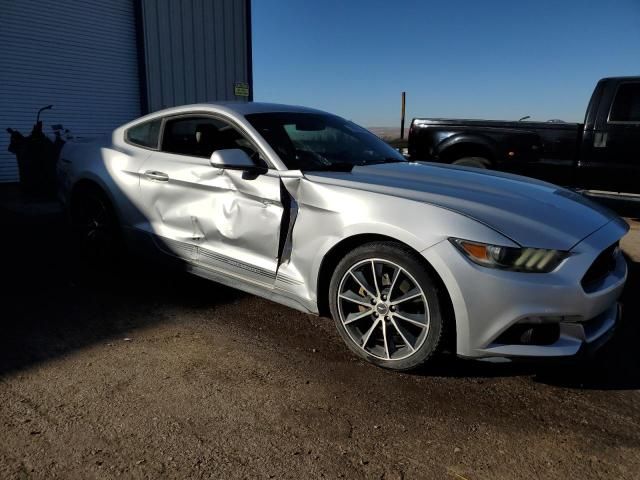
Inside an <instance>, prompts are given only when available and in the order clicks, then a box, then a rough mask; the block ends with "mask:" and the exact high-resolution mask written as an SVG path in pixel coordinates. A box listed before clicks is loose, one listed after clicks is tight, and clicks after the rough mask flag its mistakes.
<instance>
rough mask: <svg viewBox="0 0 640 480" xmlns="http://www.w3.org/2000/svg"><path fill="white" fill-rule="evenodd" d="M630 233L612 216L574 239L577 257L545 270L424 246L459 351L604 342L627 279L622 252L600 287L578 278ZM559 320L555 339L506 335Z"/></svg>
mask: <svg viewBox="0 0 640 480" xmlns="http://www.w3.org/2000/svg"><path fill="white" fill-rule="evenodd" d="M625 232H626V230H625V228H624V227H623V226H622V224H621V223H620V222H618V221H613V222H611V223H609V224H607V225H605V226H604V227H602V228H601V229H599V230H597V231H596V232H594V233H592V234H591V235H590V236H589V237H587V238H585V239H584V240H583V241H581V242H580V243H579V244H577V245H576V246H575V247H574V248H573V249H572V250H571V253H572V255H571V256H570V257H569V258H567V259H566V260H565V261H564V262H563V263H562V264H561V265H560V266H559V267H558V268H557V269H556V270H555V271H554V272H552V273H548V274H535V273H521V272H510V271H504V270H496V269H490V268H485V267H481V266H478V265H475V264H473V263H472V262H470V261H469V260H468V259H466V258H465V257H463V256H462V255H461V254H460V252H458V251H457V249H456V248H455V247H454V246H453V245H451V243H450V242H448V241H444V242H441V243H439V244H437V245H434V246H433V247H431V248H429V249H427V250H425V251H423V252H422V254H423V255H424V257H425V258H426V259H427V261H429V262H430V263H431V265H433V267H434V268H435V269H436V271H437V272H438V273H439V274H440V276H441V278H442V280H443V282H444V284H445V286H446V287H447V290H448V292H449V295H450V297H451V300H452V304H453V309H454V313H455V317H456V340H457V341H456V351H457V353H458V355H460V356H464V357H472V358H486V357H567V356H572V355H575V354H577V353H578V352H580V351H581V350H583V349H585V348H589V346H596V345H600V344H602V343H604V341H606V340H607V339H608V338H609V337H610V336H611V333H612V332H613V329H614V327H615V325H616V323H617V320H618V318H619V312H620V310H619V306H618V303H617V300H618V298H619V296H620V294H621V293H622V290H623V288H624V284H625V281H626V278H627V265H626V261H625V260H624V257H623V256H622V255H620V256H619V257H618V259H617V261H616V264H615V266H614V268H613V270H612V271H610V272H609V274H608V275H607V276H606V277H605V278H604V279H602V281H600V282H599V284H598V288H597V289H595V290H590V291H589V292H586V291H585V290H584V289H583V287H582V285H581V284H580V281H581V279H582V277H583V276H584V274H585V272H586V271H587V270H588V268H589V267H590V266H591V264H592V263H593V262H594V260H595V259H596V258H597V256H598V255H599V254H600V252H602V251H603V250H604V249H605V248H607V247H608V246H610V245H611V244H613V243H615V242H616V241H617V240H619V239H620V237H621V236H622V235H623V234H624V233H625ZM550 323H551V324H555V325H557V326H556V327H554V328H555V329H556V332H557V337H555V338H554V340H553V341H552V342H542V343H536V342H533V343H529V344H523V343H515V342H508V341H505V340H504V339H505V335H503V334H506V333H508V332H509V331H510V329H512V327H514V326H520V325H532V324H544V325H549V324H550Z"/></svg>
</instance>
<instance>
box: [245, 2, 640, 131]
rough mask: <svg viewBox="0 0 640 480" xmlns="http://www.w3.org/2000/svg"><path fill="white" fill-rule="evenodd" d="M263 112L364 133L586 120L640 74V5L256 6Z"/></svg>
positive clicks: (257, 84)
mask: <svg viewBox="0 0 640 480" xmlns="http://www.w3.org/2000/svg"><path fill="white" fill-rule="evenodd" d="M252 10H253V19H252V21H253V65H254V67H253V68H254V96H255V100H256V101H275V102H281V103H291V104H300V105H306V106H312V107H316V108H321V109H324V110H328V111H331V112H334V113H337V114H339V115H342V116H344V117H347V118H349V119H352V120H354V121H356V122H358V123H361V124H363V125H365V126H395V125H397V124H398V123H399V115H400V114H399V111H400V92H401V91H402V90H405V91H406V92H407V116H408V117H409V118H411V117H413V116H432V117H468V118H496V119H517V118H519V117H521V116H524V115H531V116H532V118H533V119H536V120H548V119H551V118H559V119H563V120H566V121H582V120H583V117H584V110H585V109H586V106H587V102H588V100H589V96H590V94H591V91H592V89H593V87H594V85H595V83H596V81H597V80H598V79H599V78H601V77H605V76H616V75H640V0H608V1H590V0H555V1H553V0H533V1H518V0H457V1H427V0H423V1H419V0H396V1H393V0H387V1H383V0H368V1H364V0H344V1H338V0H319V1H308V0H253V1H252Z"/></svg>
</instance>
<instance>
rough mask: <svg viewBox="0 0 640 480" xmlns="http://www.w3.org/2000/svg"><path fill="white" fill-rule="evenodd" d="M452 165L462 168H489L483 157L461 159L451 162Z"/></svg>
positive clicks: (489, 163) (488, 163)
mask: <svg viewBox="0 0 640 480" xmlns="http://www.w3.org/2000/svg"><path fill="white" fill-rule="evenodd" d="M452 165H460V166H462V167H474V168H485V169H486V168H489V166H490V165H491V162H490V161H489V160H488V159H486V158H484V157H463V158H459V159H458V160H456V161H454V162H452Z"/></svg>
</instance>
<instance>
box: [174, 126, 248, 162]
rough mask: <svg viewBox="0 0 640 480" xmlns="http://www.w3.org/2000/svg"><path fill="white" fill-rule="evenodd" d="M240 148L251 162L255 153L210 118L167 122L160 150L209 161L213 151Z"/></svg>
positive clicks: (233, 131)
mask: <svg viewBox="0 0 640 480" xmlns="http://www.w3.org/2000/svg"><path fill="white" fill-rule="evenodd" d="M230 148H240V149H242V150H244V151H245V152H246V153H247V154H248V155H249V156H250V157H251V158H252V159H254V161H257V159H258V150H257V149H256V148H255V146H254V145H253V144H252V143H251V142H250V141H249V140H247V139H246V138H245V137H244V136H243V135H242V134H241V133H240V132H239V131H238V130H237V129H236V128H235V127H233V126H231V125H229V124H228V123H226V122H224V121H222V120H218V119H215V118H211V117H181V118H174V119H170V120H167V122H166V123H165V128H164V135H163V137H162V150H163V151H164V152H169V153H177V154H180V155H189V156H192V157H204V158H209V157H210V156H211V154H212V153H213V152H215V151H216V150H226V149H230Z"/></svg>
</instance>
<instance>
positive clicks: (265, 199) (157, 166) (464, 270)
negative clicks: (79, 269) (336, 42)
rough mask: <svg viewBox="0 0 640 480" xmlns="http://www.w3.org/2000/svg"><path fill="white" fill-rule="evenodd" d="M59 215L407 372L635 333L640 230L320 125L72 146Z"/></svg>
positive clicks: (244, 106) (177, 113)
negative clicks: (628, 247) (449, 358)
mask: <svg viewBox="0 0 640 480" xmlns="http://www.w3.org/2000/svg"><path fill="white" fill-rule="evenodd" d="M59 177H60V186H61V189H60V198H61V200H62V202H63V203H64V205H65V206H66V207H67V210H68V212H69V214H70V218H71V220H72V222H73V226H74V231H75V232H76V233H77V235H78V238H80V239H81V241H82V242H83V245H85V246H86V247H87V248H93V249H94V250H96V251H101V252H103V253H104V252H109V251H111V250H110V249H111V248H112V247H113V245H114V244H115V243H116V241H117V240H118V239H123V240H124V241H125V242H126V244H127V245H128V246H130V247H132V248H133V249H135V251H137V252H144V253H147V252H149V251H157V252H159V253H160V254H162V255H163V256H165V257H167V258H171V259H174V260H175V261H177V262H179V263H180V264H181V265H183V266H184V268H185V269H186V270H188V271H190V272H193V273H195V274H197V275H200V276H203V277H206V278H209V279H211V280H214V281H216V282H220V283H222V284H225V285H229V286H232V287H235V288H238V289H241V290H244V291H247V292H250V293H253V294H256V295H261V296H263V297H266V298H269V299H271V300H273V301H275V302H278V303H282V304H284V305H288V306H290V307H293V308H296V309H299V310H301V311H303V312H307V313H312V314H330V315H331V316H332V317H333V318H334V320H335V323H336V326H337V329H338V331H339V332H340V335H341V336H342V338H343V339H344V341H345V343H346V344H347V345H348V347H349V348H350V349H351V350H352V351H353V352H355V353H356V354H357V355H359V356H361V357H363V358H365V359H367V360H368V361H370V362H372V363H375V364H377V365H379V366H383V367H386V368H391V369H396V370H406V369H411V368H414V367H416V366H418V365H420V364H422V363H423V362H425V361H426V360H427V359H429V358H430V357H431V356H432V355H433V354H434V353H435V352H437V351H438V350H439V349H443V348H448V349H452V350H453V351H455V352H456V353H457V354H458V355H461V356H465V357H473V358H483V357H563V356H570V355H574V354H577V353H578V352H579V351H581V350H582V349H585V348H594V347H595V346H597V345H599V344H601V343H603V342H604V341H605V340H606V339H607V338H608V337H609V336H610V334H611V332H612V331H613V327H614V326H615V324H616V321H617V320H618V317H619V308H618V304H617V299H618V297H619V295H620V293H621V291H622V288H623V286H624V283H625V280H626V277H627V267H626V263H625V260H624V258H623V256H622V255H621V253H620V249H619V246H618V243H619V240H620V238H621V237H622V236H623V235H624V234H625V233H626V231H627V229H628V227H627V225H626V223H625V222H623V221H622V220H621V219H620V218H618V217H617V216H615V215H613V214H612V213H610V212H609V211H607V210H605V209H603V208H600V207H598V206H597V205H595V204H592V203H590V202H589V201H587V200H585V199H584V198H583V197H581V196H580V195H578V194H576V193H573V192H571V191H568V190H565V189H562V188H559V187H556V186H554V185H551V184H548V183H544V182H540V181H536V180H531V179H527V178H524V177H518V176H514V175H508V174H504V173H497V172H490V171H485V170H476V169H473V168H468V167H453V166H447V165H440V164H438V165H435V164H427V163H422V162H411V161H408V160H406V159H405V158H404V157H402V156H401V155H400V154H399V153H397V152H396V151H395V150H394V149H392V148H391V147H389V146H388V145H387V144H386V143H384V142H383V141H381V140H380V139H378V138H377V137H376V136H374V135H373V134H371V133H370V132H368V131H367V130H365V129H363V128H362V127H359V126H358V125H356V124H354V123H352V122H350V121H347V120H344V119H342V118H340V117H337V116H335V115H331V114H328V113H325V112H321V111H318V110H312V109H307V108H302V107H291V106H284V105H273V104H261V103H229V104H224V103H223V104H200V105H190V106H184V107H178V108H171V109H168V110H163V111H160V112H156V113H153V114H151V115H147V116H145V117H142V118H140V119H138V120H135V121H133V122H131V123H129V124H127V125H124V126H122V127H120V128H118V129H116V130H115V131H114V132H113V134H112V135H111V136H110V137H109V138H106V139H104V140H102V141H96V142H86V143H82V142H75V143H69V144H67V145H66V146H65V148H64V150H63V151H62V154H61V158H60V161H59Z"/></svg>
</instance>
